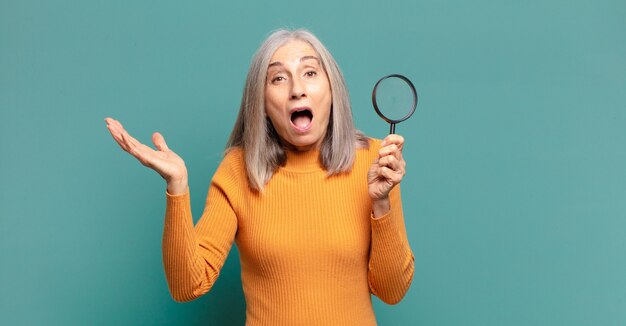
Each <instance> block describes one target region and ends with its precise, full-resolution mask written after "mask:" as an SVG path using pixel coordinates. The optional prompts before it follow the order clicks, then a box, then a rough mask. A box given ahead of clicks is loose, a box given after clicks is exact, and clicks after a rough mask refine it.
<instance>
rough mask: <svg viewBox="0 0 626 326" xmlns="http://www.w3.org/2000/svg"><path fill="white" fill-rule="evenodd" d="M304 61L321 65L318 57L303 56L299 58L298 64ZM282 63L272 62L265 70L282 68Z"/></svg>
mask: <svg viewBox="0 0 626 326" xmlns="http://www.w3.org/2000/svg"><path fill="white" fill-rule="evenodd" d="M305 60H315V61H317V63H318V64H321V61H320V59H319V58H318V57H316V56H313V55H305V56H304V57H301V58H300V62H302V61H305ZM282 65H283V63H282V62H280V61H274V62H272V63H270V64H269V65H268V66H267V68H268V69H269V68H270V67H276V66H282Z"/></svg>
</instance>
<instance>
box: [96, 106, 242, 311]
mask: <svg viewBox="0 0 626 326" xmlns="http://www.w3.org/2000/svg"><path fill="white" fill-rule="evenodd" d="M105 121H106V123H107V128H108V129H109V132H110V133H111V136H112V137H113V139H114V140H115V141H116V142H117V143H118V145H119V146H120V147H121V148H122V149H123V150H124V151H126V152H128V153H129V154H131V155H132V156H134V157H135V158H136V159H137V160H138V161H139V162H140V163H141V164H143V165H144V166H146V167H148V168H150V169H152V170H154V171H156V172H157V173H158V174H159V175H161V177H163V179H165V181H166V182H167V208H166V214H165V226H164V230H163V265H164V267H165V275H166V277H167V281H168V285H169V287H170V292H171V294H172V297H173V298H174V299H175V300H176V301H190V300H193V299H195V298H197V297H199V296H200V295H202V294H204V293H206V292H207V291H209V289H210V288H211V287H212V286H213V283H214V282H215V280H216V279H217V276H218V274H219V271H220V269H221V268H222V266H223V264H224V261H225V260H226V256H227V255H228V252H229V250H230V248H231V246H232V243H233V239H234V236H235V232H236V229H237V223H236V217H235V214H234V212H233V209H232V207H231V206H230V201H229V200H228V199H227V195H226V192H225V190H224V189H225V188H224V185H232V183H230V182H226V181H227V179H225V178H224V177H220V176H222V175H226V176H227V177H228V176H229V175H230V174H229V173H224V172H223V171H224V170H225V169H228V164H224V162H222V165H220V168H219V169H218V171H217V172H216V175H215V177H214V178H213V181H212V183H211V187H210V189H209V194H208V196H207V202H206V207H205V211H204V213H203V214H202V217H201V218H200V221H199V222H198V224H197V225H196V227H195V228H194V226H193V219H192V216H191V207H190V202H189V189H188V186H187V168H186V167H185V162H184V161H183V160H182V158H180V157H179V156H178V155H177V154H176V153H174V152H173V151H172V150H170V149H169V147H168V146H167V144H166V143H165V139H164V138H163V136H162V135H161V134H159V133H154V134H153V135H152V142H153V143H154V145H155V147H156V150H155V149H152V148H150V147H149V146H147V145H144V144H142V143H141V142H139V141H138V140H136V139H135V138H133V137H132V136H130V134H129V133H128V132H127V131H126V130H125V129H124V127H123V126H122V124H121V123H120V122H119V121H117V120H115V119H112V118H106V119H105ZM225 161H226V160H225ZM220 171H222V172H220ZM231 188H232V186H231Z"/></svg>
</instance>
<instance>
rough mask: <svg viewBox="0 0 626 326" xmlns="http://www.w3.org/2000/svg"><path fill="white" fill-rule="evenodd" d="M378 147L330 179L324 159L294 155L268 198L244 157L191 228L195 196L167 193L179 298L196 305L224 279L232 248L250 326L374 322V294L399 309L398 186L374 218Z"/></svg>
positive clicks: (406, 269)
mask: <svg viewBox="0 0 626 326" xmlns="http://www.w3.org/2000/svg"><path fill="white" fill-rule="evenodd" d="M379 148H380V141H379V140H371V141H370V149H359V150H357V155H356V159H355V163H354V166H353V168H352V171H351V172H350V173H347V174H342V175H336V176H331V177H328V176H327V175H326V171H324V169H323V168H322V167H321V166H320V164H319V163H318V156H319V152H317V151H310V152H304V153H302V152H298V153H294V152H289V153H288V156H287V163H286V165H285V166H284V167H281V168H279V169H278V170H277V171H276V173H275V174H274V176H273V177H272V179H271V180H270V182H269V183H268V184H267V185H266V187H265V189H264V191H263V192H262V193H257V192H254V191H251V190H250V188H249V187H248V184H247V179H246V173H245V168H244V160H243V153H242V151H241V150H239V149H234V150H232V151H230V152H229V153H228V154H227V155H226V157H225V158H224V160H223V161H222V163H221V165H220V166H219V168H218V169H217V171H216V173H215V175H214V177H213V180H212V182H211V187H210V188H209V193H208V196H207V200H206V207H205V209H204V212H203V214H202V217H201V218H200V220H199V221H198V223H197V225H196V226H195V228H194V225H193V219H192V216H191V208H190V202H189V193H186V194H182V195H178V196H172V195H170V194H167V209H166V215H165V228H164V234H163V263H164V267H165V274H166V276H167V281H168V284H169V287H170V292H171V294H172V296H173V298H174V299H175V300H177V301H189V300H193V299H195V298H197V297H199V296H201V295H203V294H204V293H206V292H208V291H209V290H210V289H211V287H212V286H213V283H214V282H215V280H216V279H217V277H218V275H219V272H220V269H221V268H222V266H223V264H224V261H225V260H226V256H227V255H228V252H229V251H230V248H231V246H232V244H233V241H236V243H237V247H238V249H239V252H240V259H241V272H242V283H243V290H244V294H245V298H246V325H359V326H363V325H375V324H376V318H375V316H374V311H373V308H372V301H371V296H370V293H373V294H375V295H376V296H378V297H379V298H380V299H381V300H383V301H384V302H387V303H390V304H393V303H397V302H398V301H400V299H402V297H403V296H404V294H405V293H406V291H407V290H408V288H409V285H410V284H411V280H412V278H413V260H414V258H413V254H412V252H411V248H410V247H409V243H408V241H407V237H406V230H405V226H404V220H403V215H402V204H401V200H400V190H399V187H395V188H394V189H393V190H392V191H391V194H390V199H391V211H390V212H389V213H388V214H386V215H385V216H382V217H381V218H378V219H374V218H372V213H371V209H372V208H371V207H372V204H371V199H370V198H369V196H368V191H367V170H368V169H369V166H370V165H371V163H372V161H373V160H374V158H375V157H377V155H378V149H379Z"/></svg>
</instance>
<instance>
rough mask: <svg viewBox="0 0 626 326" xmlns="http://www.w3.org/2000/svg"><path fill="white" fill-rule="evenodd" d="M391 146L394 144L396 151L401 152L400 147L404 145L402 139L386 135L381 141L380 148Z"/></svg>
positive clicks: (394, 135) (393, 135) (397, 136)
mask: <svg viewBox="0 0 626 326" xmlns="http://www.w3.org/2000/svg"><path fill="white" fill-rule="evenodd" d="M391 144H395V145H396V146H397V147H398V149H400V150H402V146H403V145H404V137H402V136H400V135H396V134H391V135H387V137H385V139H383V141H382V143H381V146H383V147H385V146H388V145H391Z"/></svg>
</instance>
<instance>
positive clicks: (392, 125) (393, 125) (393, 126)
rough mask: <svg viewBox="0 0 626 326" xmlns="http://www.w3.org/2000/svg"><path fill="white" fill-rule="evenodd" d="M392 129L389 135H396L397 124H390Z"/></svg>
mask: <svg viewBox="0 0 626 326" xmlns="http://www.w3.org/2000/svg"><path fill="white" fill-rule="evenodd" d="M390 125H391V127H390V128H389V134H390V135H391V134H395V133H396V124H395V123H390Z"/></svg>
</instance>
